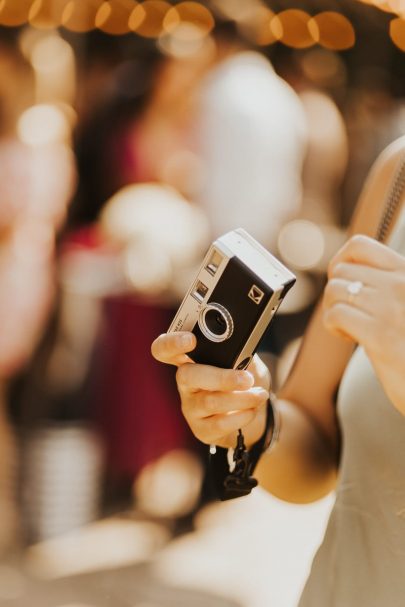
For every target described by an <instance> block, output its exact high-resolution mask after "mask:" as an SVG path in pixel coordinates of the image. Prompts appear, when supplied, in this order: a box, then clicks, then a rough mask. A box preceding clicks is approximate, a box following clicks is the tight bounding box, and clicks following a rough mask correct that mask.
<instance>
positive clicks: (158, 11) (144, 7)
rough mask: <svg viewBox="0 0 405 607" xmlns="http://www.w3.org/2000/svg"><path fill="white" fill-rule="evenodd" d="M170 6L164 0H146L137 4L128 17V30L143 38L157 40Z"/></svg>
mask: <svg viewBox="0 0 405 607" xmlns="http://www.w3.org/2000/svg"><path fill="white" fill-rule="evenodd" d="M170 9H171V4H169V2H165V1H164V0H146V1H145V2H142V3H140V4H138V5H137V6H136V7H135V8H134V10H133V11H132V13H131V15H130V17H129V22H128V23H129V28H130V29H131V30H132V31H134V32H136V33H137V34H139V35H140V36H143V37H145V38H158V37H159V36H160V34H161V33H162V32H163V31H164V25H163V22H164V20H165V17H166V15H167V13H168V11H169V10H170Z"/></svg>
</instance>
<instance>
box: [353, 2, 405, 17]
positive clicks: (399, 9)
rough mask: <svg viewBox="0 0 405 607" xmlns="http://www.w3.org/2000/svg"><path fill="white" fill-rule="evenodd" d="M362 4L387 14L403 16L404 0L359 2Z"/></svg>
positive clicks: (404, 10) (404, 11)
mask: <svg viewBox="0 0 405 607" xmlns="http://www.w3.org/2000/svg"><path fill="white" fill-rule="evenodd" d="M360 1H361V2H362V3H363V4H370V5H371V6H375V7H377V8H379V9H381V10H382V11H385V12H387V13H397V14H398V15H401V14H405V0H360Z"/></svg>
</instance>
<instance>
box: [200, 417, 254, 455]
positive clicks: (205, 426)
mask: <svg viewBox="0 0 405 607" xmlns="http://www.w3.org/2000/svg"><path fill="white" fill-rule="evenodd" d="M259 412H260V411H259V409H248V410H246V411H235V412H233V413H228V414H224V415H215V416H213V417H209V418H204V419H199V420H198V421H196V422H195V423H194V426H191V427H192V430H193V432H194V434H195V436H196V437H197V438H198V439H200V440H201V441H202V442H203V443H206V444H216V445H220V444H221V443H224V446H229V447H230V446H232V447H234V446H235V443H236V434H237V432H238V429H239V428H246V426H248V425H249V424H251V423H252V422H253V421H254V420H255V419H256V418H257V417H258V415H259ZM223 437H227V440H226V441H223V440H221V439H222V438H223ZM245 438H246V437H245ZM225 443H226V444H225Z"/></svg>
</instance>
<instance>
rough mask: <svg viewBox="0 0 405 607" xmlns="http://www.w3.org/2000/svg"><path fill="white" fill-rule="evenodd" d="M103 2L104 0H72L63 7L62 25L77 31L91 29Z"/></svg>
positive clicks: (83, 31) (81, 31)
mask: <svg viewBox="0 0 405 607" xmlns="http://www.w3.org/2000/svg"><path fill="white" fill-rule="evenodd" d="M101 4H102V0H91V1H89V0H87V1H84V0H70V1H69V2H68V3H67V4H66V6H65V8H64V9H63V12H62V18H61V25H63V26H64V27H65V28H66V29H69V30H71V31H73V32H77V33H85V32H89V31H91V30H92V29H94V28H95V21H96V14H97V11H98V9H99V8H100V6H101Z"/></svg>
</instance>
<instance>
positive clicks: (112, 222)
mask: <svg viewBox="0 0 405 607" xmlns="http://www.w3.org/2000/svg"><path fill="white" fill-rule="evenodd" d="M210 61H211V55H210V53H209V54H208V57H207V56H206V55H205V54H204V53H203V54H202V55H198V56H196V57H194V58H189V59H185V60H183V61H180V60H175V59H173V61H172V60H170V59H167V58H165V57H162V55H161V54H160V53H159V52H157V51H156V50H155V49H154V47H153V48H151V49H147V51H146V54H145V55H143V54H142V52H141V53H140V56H138V58H137V59H136V60H128V61H125V62H122V63H121V62H119V63H118V65H117V66H116V67H115V68H114V69H113V70H112V72H111V74H110V77H109V79H108V80H107V82H106V87H105V89H104V91H103V93H100V92H99V98H98V102H97V103H96V104H95V105H94V107H93V111H92V112H91V113H87V114H86V116H85V120H84V121H83V122H82V123H80V124H79V127H78V130H77V136H76V153H77V160H78V171H79V183H78V191H77V193H76V196H75V199H74V201H73V204H72V205H71V207H70V210H69V214H68V221H67V225H66V228H65V231H64V235H63V237H62V239H61V242H60V247H59V286H60V293H59V303H58V310H57V313H56V316H57V318H56V323H55V326H53V327H51V328H50V333H51V335H50V340H49V343H48V344H47V345H46V346H45V347H44V348H43V350H42V351H41V352H40V353H39V354H38V357H37V361H36V362H35V364H34V365H33V367H34V369H33V373H32V374H31V378H30V379H29V380H28V383H29V384H31V385H35V386H36V390H34V391H33V393H32V394H31V396H28V395H27V390H25V394H26V396H25V404H24V406H23V408H24V410H25V411H28V415H29V411H31V412H33V414H34V416H35V411H37V414H38V413H39V414H40V415H41V416H45V417H48V418H49V417H51V418H53V419H56V420H61V421H62V420H63V421H65V422H68V421H69V420H70V421H72V420H75V419H76V420H78V419H84V420H87V421H90V422H91V423H92V424H94V425H95V426H96V427H97V428H98V429H99V430H100V431H101V435H102V437H103V441H104V447H105V450H106V508H109V507H110V506H111V507H114V501H115V504H117V502H120V500H121V499H123V502H122V504H124V503H127V501H128V499H129V498H130V491H131V488H132V484H133V481H134V479H135V478H137V477H138V475H140V473H141V472H142V471H143V470H144V469H146V468H147V470H148V474H149V476H150V469H151V465H152V464H154V463H156V466H157V465H158V463H159V460H160V459H161V458H162V457H163V456H164V455H165V454H168V453H170V452H172V451H175V450H181V449H183V450H185V452H186V453H189V455H190V458H193V457H194V455H193V454H194V453H195V452H196V451H198V450H199V446H198V444H197V442H196V441H195V439H194V437H193V436H192V434H191V433H190V431H189V430H188V428H187V426H186V424H185V422H184V420H183V418H182V416H181V414H180V413H179V412H178V409H177V396H176V390H175V381H174V376H173V374H172V373H171V372H170V371H168V370H166V369H162V368H161V366H159V365H157V364H156V362H155V361H154V360H153V359H152V358H149V359H148V358H146V357H143V356H142V357H139V356H138V355H137V353H138V352H140V351H145V346H146V349H147V344H148V343H150V340H151V339H152V336H153V335H154V334H155V333H156V331H162V330H164V328H165V327H166V326H167V324H168V322H169V318H170V316H171V315H172V312H173V308H174V306H175V305H176V304H177V302H178V298H179V296H180V293H182V291H183V288H184V284H185V283H186V282H187V281H188V274H187V272H188V270H189V268H190V267H193V268H194V266H195V264H196V263H197V259H199V257H200V255H201V252H202V250H203V249H204V247H205V246H206V243H207V241H208V230H207V226H206V220H205V216H204V214H203V213H202V211H200V210H199V209H198V208H197V206H196V205H195V204H193V203H192V202H190V201H189V200H188V199H186V198H185V197H184V195H183V194H182V193H181V191H183V192H187V191H188V190H187V184H185V182H184V181H183V179H182V176H186V175H185V172H184V171H183V172H182V171H180V173H179V174H177V172H176V171H174V172H173V171H172V172H170V170H169V171H168V170H166V163H169V161H170V159H171V157H172V156H173V155H175V154H176V153H177V152H179V153H180V155H181V153H182V152H183V151H184V149H185V147H186V144H185V138H186V136H185V134H184V133H185V126H184V121H185V113H184V111H183V110H184V107H185V105H186V104H187V100H188V97H189V95H190V92H189V91H190V87H191V88H192V84H193V83H194V82H195V81H196V79H198V77H199V73H200V71H203V70H204V69H206V66H207V65H209V63H210ZM186 151H187V150H186ZM185 160H186V164H187V161H188V157H187V154H186V155H185ZM186 177H187V176H186ZM184 233H186V234H188V236H187V238H184V237H183V236H182V235H183V234H184ZM183 274H185V278H181V276H182V275H183ZM134 356H137V357H138V365H137V370H136V372H135V373H134V370H133V367H132V365H130V361H132V360H133V357H134ZM38 399H40V400H41V401H42V402H43V403H47V404H46V405H45V406H44V407H43V408H42V411H38V407H36V406H35V404H34V402H33V401H34V400H37V401H38ZM156 418H158V419H159V420H160V426H159V430H158V431H152V427H153V426H154V420H155V419H156ZM171 461H172V463H173V466H176V465H177V467H179V466H180V467H181V468H182V469H183V470H185V474H186V476H187V475H188V476H190V475H193V476H194V477H195V470H196V467H195V466H194V467H193V465H192V464H190V465H191V467H192V470H191V472H190V473H188V471H187V470H188V468H187V466H184V461H183V460H182V459H181V457H180V459H179V458H177V459H176V458H175V457H173V458H172V460H171ZM178 462H180V463H178ZM197 467H198V466H197ZM149 485H150V483H149V484H148V483H145V482H143V483H140V484H138V485H137V486H142V488H143V489H142V491H143V493H145V491H146V489H145V487H148V486H149ZM191 486H192V492H193V493H194V494H195V489H193V487H194V486H195V482H194V481H193V482H192V483H191ZM135 491H138V489H135ZM197 497H198V491H197V495H196V496H195V498H197ZM187 499H189V496H187ZM138 501H139V503H141V502H142V503H143V504H144V508H145V509H146V503H147V501H148V500H147V499H145V496H143V498H142V496H140V498H139V500H138ZM120 505H121V504H120ZM152 506H153V504H149V507H152Z"/></svg>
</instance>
